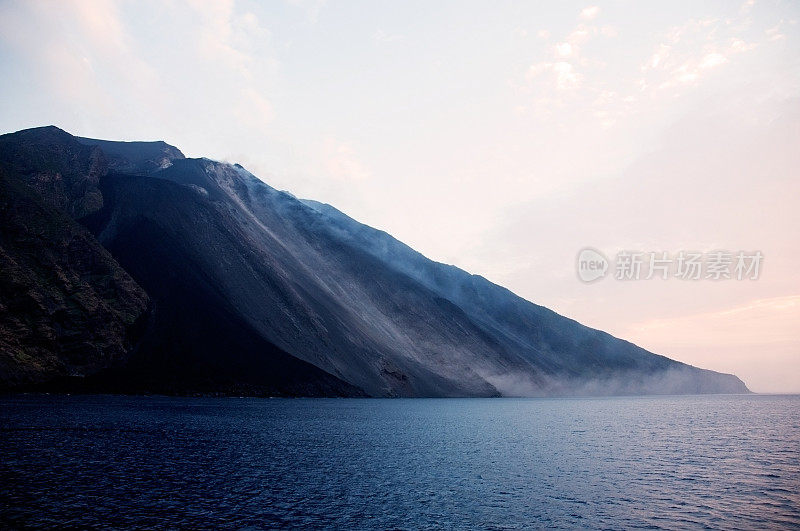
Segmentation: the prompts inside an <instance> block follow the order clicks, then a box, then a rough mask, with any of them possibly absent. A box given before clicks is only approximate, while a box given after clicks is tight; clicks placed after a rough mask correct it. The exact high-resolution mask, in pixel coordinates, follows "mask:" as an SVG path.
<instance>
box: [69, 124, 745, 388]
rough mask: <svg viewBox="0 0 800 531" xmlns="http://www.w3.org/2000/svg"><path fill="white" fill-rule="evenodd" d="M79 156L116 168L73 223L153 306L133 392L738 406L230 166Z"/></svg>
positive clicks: (160, 153) (706, 377)
mask: <svg viewBox="0 0 800 531" xmlns="http://www.w3.org/2000/svg"><path fill="white" fill-rule="evenodd" d="M80 142H81V143H83V144H84V145H86V146H87V147H88V146H94V148H96V149H100V150H102V151H104V152H107V153H108V154H107V155H106V158H107V159H108V160H113V161H114V162H113V163H112V164H110V166H111V171H109V172H108V173H106V174H105V175H103V177H102V178H101V179H100V182H99V185H98V190H99V192H100V194H101V195H102V199H103V201H102V208H100V209H98V210H96V211H94V212H93V213H91V215H88V216H85V217H83V218H82V219H81V221H82V223H84V224H85V225H86V226H87V227H89V228H90V229H91V230H92V232H93V233H94V234H95V235H96V237H97V238H98V240H99V241H100V242H101V243H102V244H103V245H104V246H105V247H106V248H107V249H108V250H109V251H110V252H111V253H112V255H113V256H114V257H115V258H116V259H117V260H118V261H119V263H120V264H121V265H122V266H123V267H124V268H125V270H126V271H127V272H128V273H130V275H131V276H132V277H133V278H134V279H135V280H136V282H137V283H138V284H139V285H141V286H142V287H143V288H144V289H145V291H146V292H147V294H148V295H149V296H150V298H151V299H152V300H153V301H154V302H153V312H152V316H151V318H150V320H149V324H148V328H147V331H146V332H145V334H144V339H143V340H142V341H141V342H140V343H139V344H138V346H137V348H136V350H135V352H134V354H133V356H132V358H131V362H130V363H129V365H128V367H127V368H126V371H127V372H125V374H124V378H127V379H129V380H132V381H136V382H139V384H140V385H142V386H143V387H145V388H147V387H153V386H161V387H162V388H163V386H164V384H165V382H181V385H184V386H185V387H187V388H191V387H193V386H194V387H198V386H199V387H202V388H203V389H207V390H213V389H214V388H215V386H217V387H220V386H222V385H223V384H222V383H221V381H224V382H225V383H224V385H226V386H235V385H236V384H237V382H238V383H241V382H243V381H244V380H246V381H245V383H246V385H245V386H244V387H243V389H245V392H246V390H247V385H254V383H256V382H254V380H258V379H259V378H267V377H271V378H273V379H274V378H278V379H279V380H280V379H284V380H286V381H291V382H300V383H298V384H297V385H295V386H294V387H292V388H291V390H288V391H286V392H288V393H290V394H301V395H302V394H314V393H317V394H319V393H322V394H357V393H358V392H360V391H359V390H363V391H364V392H366V393H367V394H369V395H372V396H498V395H502V396H537V395H554V394H602V395H608V394H644V393H655V394H657V393H718V392H747V388H746V387H745V386H744V384H743V383H742V382H741V381H740V380H739V379H738V378H736V377H735V376H731V375H725V374H720V373H715V372H712V371H705V370H701V369H697V368H695V367H691V366H688V365H685V364H682V363H678V362H675V361H673V360H670V359H668V358H665V357H663V356H657V355H655V354H652V353H649V352H647V351H645V350H643V349H641V348H639V347H636V346H635V345H632V344H630V343H628V342H626V341H623V340H619V339H616V338H614V337H612V336H610V335H608V334H605V333H603V332H600V331H597V330H593V329H590V328H587V327H584V326H582V325H580V324H579V323H577V322H575V321H573V320H570V319H568V318H565V317H563V316H560V315H558V314H556V313H554V312H552V311H550V310H548V309H546V308H543V307H541V306H537V305H534V304H532V303H530V302H528V301H526V300H524V299H521V298H519V297H517V296H516V295H514V294H513V293H511V292H510V291H508V290H506V289H504V288H502V287H500V286H497V285H495V284H492V283H491V282H489V281H487V280H486V279H484V278H482V277H479V276H474V275H470V274H468V273H466V272H464V271H462V270H460V269H458V268H456V267H453V266H447V265H443V264H439V263H436V262H433V261H430V260H428V259H426V258H425V257H424V256H422V255H421V254H419V253H417V252H415V251H414V250H413V249H411V248H409V247H408V246H406V245H404V244H402V243H401V242H399V241H397V240H396V239H394V238H392V237H391V236H389V235H388V234H386V233H384V232H381V231H377V230H375V229H372V228H370V227H367V226H365V225H362V224H360V223H358V222H356V221H354V220H352V219H350V218H349V217H347V216H345V215H344V214H342V213H341V212H339V211H337V210H336V209H334V208H332V207H330V206H327V205H323V204H320V203H317V202H314V201H301V200H298V199H296V198H294V197H293V196H292V195H290V194H287V193H284V192H279V191H277V190H275V189H273V188H271V187H269V186H268V185H266V184H264V183H263V182H262V181H260V180H259V179H257V178H256V177H254V176H252V175H251V174H249V173H248V172H247V171H245V170H244V169H243V168H241V167H240V166H238V165H229V164H224V163H218V162H213V161H210V160H207V159H186V158H183V155H182V154H180V152H179V151H178V150H177V149H175V148H171V146H167V145H166V144H163V145H162V144H154V143H145V144H142V145H139V146H138V147H137V145H136V144H135V143H125V144H119V143H114V142H104V141H95V140H91V139H80ZM165 146H166V147H165ZM139 148H141V149H139ZM173 150H174V151H173ZM134 174H135V175H134ZM231 367H234V368H236V369H235V370H231ZM283 367H291V369H286V370H283V369H282V368H283ZM315 371H317V372H315ZM244 375H248V378H244ZM269 375H272V376H269ZM304 375H305V380H303V376H304ZM243 379H244V380H243ZM303 381H305V382H306V384H303V383H302V382H303ZM304 385H305V387H304ZM348 386H349V387H348ZM309 390H313V393H312V392H310V391H309Z"/></svg>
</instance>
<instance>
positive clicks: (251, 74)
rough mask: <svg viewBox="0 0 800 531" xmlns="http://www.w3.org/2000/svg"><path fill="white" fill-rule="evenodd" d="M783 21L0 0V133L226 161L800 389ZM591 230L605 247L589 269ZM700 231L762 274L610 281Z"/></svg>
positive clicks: (788, 67) (781, 386) (798, 95)
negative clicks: (65, 135) (147, 144)
mask: <svg viewBox="0 0 800 531" xmlns="http://www.w3.org/2000/svg"><path fill="white" fill-rule="evenodd" d="M798 20H800V2H797V1H766V0H755V1H753V0H747V1H720V2H714V1H709V2H696V1H694V0H692V1H681V0H670V1H663V2H639V1H629V2H626V1H609V2H600V3H592V2H586V1H584V2H568V1H567V2H536V1H527V2H522V1H519V2H506V1H497V2H488V1H483V2H473V1H434V2H431V1H428V0H426V1H413V0H411V1H403V2H399V1H392V2H388V1H380V0H377V1H362V2H351V1H347V2H335V1H333V0H330V1H325V0H275V1H271V2H249V1H236V2H234V1H218V2H214V1H210V0H209V1H200V0H166V1H158V2H148V1H144V2H132V1H102V0H96V1H89V0H84V1H80V0H64V1H55V0H51V1H36V0H26V1H19V2H17V1H9V0H0V79H2V83H0V132H11V131H16V130H19V129H24V128H27V127H34V126H40V125H48V124H54V125H57V126H59V127H61V128H62V129H65V130H67V131H68V132H70V133H73V134H76V135H81V136H89V137H95V138H105V139H112V140H156V139H161V140H165V141H167V142H169V143H171V144H173V145H176V146H178V147H179V148H180V149H181V150H182V151H183V152H184V153H185V154H186V155H187V156H192V157H200V156H205V157H209V158H213V159H217V160H225V161H229V162H238V163H241V164H242V165H244V166H245V167H246V168H247V169H249V170H250V171H251V172H253V173H254V174H256V175H257V176H259V177H260V178H262V179H263V180H264V181H266V182H267V183H268V184H270V185H272V186H273V187H275V188H278V189H282V190H288V191H290V192H292V193H293V194H295V195H297V196H299V197H304V198H311V199H316V200H319V201H323V202H326V203H330V204H332V205H334V206H336V207H337V208H339V209H340V210H342V211H343V212H345V213H347V214H348V215H350V216H352V217H354V218H356V219H357V220H359V221H362V222H364V223H367V224H369V225H372V226H374V227H377V228H379V229H383V230H386V231H387V232H389V233H390V234H392V235H394V236H395V237H397V238H398V239H400V240H402V241H404V242H405V243H407V244H409V245H411V246H412V247H414V248H416V249H417V250H419V251H421V252H422V253H423V254H425V255H426V256H428V257H429V258H432V259H434V260H437V261H441V262H445V263H450V264H455V265H457V266H459V267H461V268H463V269H466V270H467V271H469V272H471V273H475V274H480V275H482V276H484V277H486V278H488V279H489V280H492V281H493V282H496V283H498V284H502V285H504V286H506V287H508V288H509V289H511V290H512V291H514V292H516V293H517V294H519V295H520V296H522V297H525V298H526V299H528V300H530V301H533V302H535V303H537V304H542V305H545V306H548V307H550V308H552V309H554V310H555V311H557V312H559V313H562V314H564V315H567V316H569V317H572V318H574V319H576V320H578V321H580V322H582V323H584V324H586V325H589V326H592V327H595V328H600V329H602V330H606V331H608V332H610V333H612V334H614V335H616V336H619V337H623V338H625V339H628V340H630V341H633V342H635V343H637V344H639V345H640V346H643V347H645V348H647V349H649V350H651V351H654V352H657V353H659V354H664V355H666V356H669V357H671V358H674V359H677V360H680V361H684V362H687V363H691V364H693V365H698V366H701V367H705V368H709V369H714V370H718V371H724V372H732V373H735V374H736V375H737V376H739V377H740V378H742V379H743V380H744V381H745V383H746V384H748V386H749V387H750V389H751V390H754V391H757V392H800V275H798V273H797V270H798V268H799V267H800V53H799V52H800V24H799V23H798ZM586 247H591V248H593V249H596V250H598V251H600V252H601V253H602V254H603V255H605V256H606V257H607V258H608V260H609V262H610V264H611V265H610V269H609V272H608V274H607V276H606V277H605V278H601V279H599V280H598V281H595V282H592V283H585V282H582V281H581V280H580V278H579V277H578V275H577V272H576V257H577V255H578V253H579V252H580V251H581V250H582V249H583V248H586ZM716 250H726V251H730V252H731V253H734V254H735V253H738V252H739V251H745V252H747V253H754V252H756V251H760V252H761V253H762V255H763V261H762V262H761V263H760V270H759V275H758V278H756V279H751V278H745V279H743V280H737V279H736V278H732V279H722V280H713V279H709V278H705V274H704V275H703V276H702V277H701V278H700V279H698V280H682V279H678V278H675V277H674V276H671V277H670V278H667V279H666V280H665V279H662V278H658V276H656V278H651V279H649V280H646V279H645V278H644V276H646V275H642V278H640V279H639V280H633V279H631V280H618V279H616V278H615V272H616V271H615V264H616V263H617V262H616V261H615V260H616V257H617V254H618V253H620V252H621V251H629V252H632V253H638V252H641V253H650V252H656V253H658V256H661V253H663V252H666V253H668V257H670V258H672V259H674V257H675V256H677V255H678V253H680V251H686V252H689V251H697V252H701V253H712V252H714V251H716ZM643 256H644V257H645V261H647V260H648V259H649V258H648V257H649V254H644V255H643ZM706 256H708V255H706ZM645 265H648V264H647V263H646V264H645Z"/></svg>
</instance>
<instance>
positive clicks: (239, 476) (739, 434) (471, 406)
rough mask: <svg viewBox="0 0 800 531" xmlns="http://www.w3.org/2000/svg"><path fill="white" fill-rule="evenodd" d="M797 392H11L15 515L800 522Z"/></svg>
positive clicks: (8, 479) (7, 495) (5, 486)
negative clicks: (399, 396) (303, 395)
mask: <svg viewBox="0 0 800 531" xmlns="http://www.w3.org/2000/svg"><path fill="white" fill-rule="evenodd" d="M798 485H800V397H798V396H760V395H731V396H684V397H672V396H667V397H630V398H586V399H583V398H581V399H464V400H461V399H439V400H436V399H431V400H428V399H416V400H377V399H372V400H358V399H309V400H306V399H294V400H292V399H287V400H283V399H280V400H279V399H275V400H265V399H235V398H229V399H200V398H197V399H195V398H164V397H112V396H93V397H75V396H72V397H68V396H45V395H17V396H6V397H3V398H0V500H2V504H0V526H12V527H20V526H47V525H51V526H52V525H56V524H59V525H62V526H70V525H72V526H76V527H91V526H99V525H112V526H132V525H136V526H148V525H151V526H152V525H159V526H166V527H198V526H200V527H219V526H223V527H233V528H239V527H245V526H252V527H255V528H263V527H274V526H294V527H298V526H300V527H302V526H335V527H343V528H365V527H369V528H430V527H445V528H448V527H459V528H490V529H499V528H520V527H567V528H575V527H582V528H585V527H590V528H602V527H606V528H608V527H611V528H621V527H634V526H651V525H655V526H659V527H667V528H675V527H686V526H690V527H703V526H710V527H714V528H737V527H738V528H754V527H759V528H771V527H772V528H774V527H792V526H797V525H800V496H799V495H798Z"/></svg>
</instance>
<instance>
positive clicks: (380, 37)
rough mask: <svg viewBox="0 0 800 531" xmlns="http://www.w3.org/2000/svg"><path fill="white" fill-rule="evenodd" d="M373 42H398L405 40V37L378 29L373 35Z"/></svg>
mask: <svg viewBox="0 0 800 531" xmlns="http://www.w3.org/2000/svg"><path fill="white" fill-rule="evenodd" d="M372 40H374V41H376V42H396V41H401V40H403V36H402V35H398V34H395V33H387V32H385V31H383V30H382V29H377V30H375V32H374V33H373V34H372Z"/></svg>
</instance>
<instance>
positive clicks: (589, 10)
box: [581, 6, 600, 20]
mask: <svg viewBox="0 0 800 531" xmlns="http://www.w3.org/2000/svg"><path fill="white" fill-rule="evenodd" d="M599 14H600V8H599V7H598V6H589V7H585V8H583V9H582V10H581V18H582V19H584V20H592V19H594V18H595V17H597V15H599Z"/></svg>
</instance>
